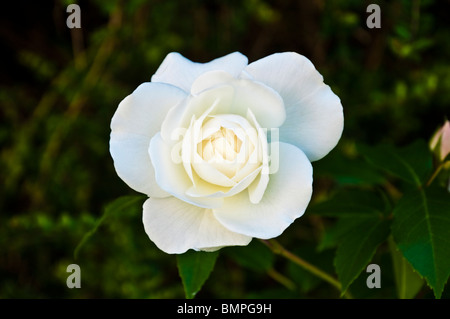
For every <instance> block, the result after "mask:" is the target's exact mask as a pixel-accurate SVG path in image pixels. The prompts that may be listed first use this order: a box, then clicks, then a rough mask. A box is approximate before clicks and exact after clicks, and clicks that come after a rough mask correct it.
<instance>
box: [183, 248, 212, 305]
mask: <svg viewBox="0 0 450 319" xmlns="http://www.w3.org/2000/svg"><path fill="white" fill-rule="evenodd" d="M218 256H219V253H218V252H217V251H216V252H197V251H191V250H189V251H187V252H185V253H184V254H181V255H178V256H177V264H178V271H179V273H180V277H181V280H182V281H183V286H184V291H185V294H186V298H187V299H192V298H194V297H195V295H196V294H197V293H198V292H199V291H200V289H201V288H202V286H203V284H204V283H205V281H206V280H207V279H208V277H209V275H210V274H211V271H212V270H213V269H214V264H215V263H216V259H217V257H218Z"/></svg>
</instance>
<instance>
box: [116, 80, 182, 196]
mask: <svg viewBox="0 0 450 319" xmlns="http://www.w3.org/2000/svg"><path fill="white" fill-rule="evenodd" d="M185 97H186V94H185V93H184V92H183V91H182V90H180V89H178V88H176V87H174V86H171V85H167V84H161V83H158V84H157V83H144V84H141V85H140V86H139V87H138V88H137V89H136V90H135V91H134V92H133V93H132V94H130V95H129V96H127V97H126V98H125V99H123V100H122V102H120V104H119V106H118V108H117V110H116V112H115V114H114V116H113V118H112V120H111V137H110V152H111V156H112V158H113V160H114V167H115V169H116V171H117V174H118V175H119V177H120V178H121V179H122V180H123V181H124V182H125V183H127V185H128V186H130V187H131V188H133V189H134V190H136V191H138V192H141V193H144V194H147V195H148V196H156V197H164V196H168V194H167V193H166V192H164V191H163V190H161V189H160V188H159V186H158V185H157V184H156V181H155V173H154V170H153V166H152V163H151V160H150V156H149V155H148V146H149V144H150V139H151V137H152V136H153V135H154V134H155V133H156V132H158V131H159V130H160V128H161V124H162V122H163V120H164V117H165V115H166V114H167V112H168V110H169V109H170V108H172V107H173V106H174V105H177V104H178V103H180V101H182V100H183V99H184V98H185Z"/></svg>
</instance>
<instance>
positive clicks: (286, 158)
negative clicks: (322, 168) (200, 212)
mask: <svg viewBox="0 0 450 319" xmlns="http://www.w3.org/2000/svg"><path fill="white" fill-rule="evenodd" d="M279 149H280V156H279V161H280V167H279V169H278V172H277V173H276V174H272V175H270V181H269V184H268V186H267V189H266V191H265V193H264V197H263V198H262V200H261V201H260V202H259V203H258V204H252V203H251V202H250V200H249V196H248V194H246V193H245V192H242V193H239V194H237V195H235V196H233V197H229V198H226V199H225V201H224V204H223V205H222V206H221V207H220V208H215V209H213V212H214V216H215V217H216V218H217V220H218V221H219V222H220V223H221V224H222V225H224V226H225V227H226V228H228V229H230V230H231V231H233V232H237V233H240V234H244V235H247V236H251V237H257V238H263V239H267V238H273V237H277V236H279V235H280V234H281V233H282V232H283V231H284V230H285V229H286V228H287V227H288V226H289V225H290V224H291V223H292V222H293V221H294V220H295V219H296V218H298V217H300V216H301V215H303V213H304V211H305V209H306V207H307V205H308V203H309V201H310V199H311V194H312V166H311V163H310V162H309V160H308V158H307V157H306V155H305V154H304V153H303V152H302V151H301V150H300V149H298V148H297V147H295V146H293V145H290V144H286V143H280V147H279Z"/></svg>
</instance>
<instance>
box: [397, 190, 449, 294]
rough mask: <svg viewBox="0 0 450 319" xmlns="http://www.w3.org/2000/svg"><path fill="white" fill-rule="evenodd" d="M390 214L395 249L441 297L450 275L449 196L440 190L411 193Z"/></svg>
mask: <svg viewBox="0 0 450 319" xmlns="http://www.w3.org/2000/svg"><path fill="white" fill-rule="evenodd" d="M393 213H394V222H393V224H392V234H393V236H394V240H395V242H396V243H397V246H398V248H399V249H400V251H401V252H402V253H403V256H404V257H405V258H406V259H407V260H408V261H409V262H410V263H411V265H412V266H413V268H414V269H415V270H416V271H417V272H419V274H420V275H422V276H423V277H425V279H426V281H427V283H428V285H429V286H430V287H431V288H432V289H433V291H434V295H435V296H436V298H440V297H441V295H442V291H443V289H444V285H445V283H446V282H447V279H448V277H449V275H450V249H449V247H450V231H449V230H450V194H449V193H448V192H446V191H445V190H444V189H441V188H427V189H418V190H414V191H411V192H409V193H406V194H405V195H404V196H403V197H402V198H401V199H400V201H399V202H398V204H397V206H396V207H395V209H394V212H393Z"/></svg>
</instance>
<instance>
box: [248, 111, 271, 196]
mask: <svg viewBox="0 0 450 319" xmlns="http://www.w3.org/2000/svg"><path fill="white" fill-rule="evenodd" d="M247 117H248V118H249V119H250V120H251V121H252V122H253V125H254V126H255V127H256V128H257V130H258V138H259V154H260V157H261V159H262V169H261V174H260V175H259V176H258V178H257V179H256V180H255V181H254V182H253V183H252V184H250V185H249V187H248V195H249V199H250V202H251V203H253V204H258V203H259V202H260V201H261V199H262V198H263V196H264V192H265V191H266V188H267V185H268V184H269V174H270V173H276V169H275V170H272V171H273V172H271V169H270V168H273V167H274V166H275V164H277V163H275V159H277V158H278V155H279V152H278V151H279V148H277V152H276V153H275V154H271V156H272V157H273V160H272V161H271V164H270V166H269V147H268V143H267V135H266V134H265V132H264V131H263V129H262V128H261V126H260V125H259V123H258V121H257V120H256V118H255V115H254V114H253V113H252V112H251V111H250V110H249V112H248V115H247ZM272 130H273V129H271V131H272ZM276 130H277V129H276ZM275 144H276V145H279V144H278V141H273V142H272V143H271V148H270V149H271V150H274V147H273V145H275Z"/></svg>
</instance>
